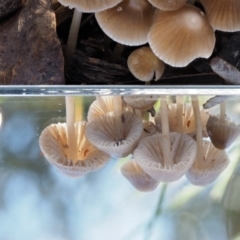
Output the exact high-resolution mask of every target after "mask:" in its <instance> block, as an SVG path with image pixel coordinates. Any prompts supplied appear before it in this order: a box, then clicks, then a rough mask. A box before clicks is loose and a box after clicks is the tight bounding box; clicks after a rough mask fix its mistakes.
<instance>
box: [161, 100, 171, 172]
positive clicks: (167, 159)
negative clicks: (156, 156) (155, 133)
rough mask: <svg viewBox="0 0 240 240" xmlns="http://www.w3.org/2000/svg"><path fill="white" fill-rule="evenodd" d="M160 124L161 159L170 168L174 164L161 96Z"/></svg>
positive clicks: (165, 110)
mask: <svg viewBox="0 0 240 240" xmlns="http://www.w3.org/2000/svg"><path fill="white" fill-rule="evenodd" d="M160 98H161V122H162V135H161V136H162V143H163V144H162V150H163V159H164V163H165V165H166V166H167V167H168V166H172V165H173V164H174V162H173V160H172V158H171V150H170V135H169V124H168V106H167V101H166V96H161V97H160Z"/></svg>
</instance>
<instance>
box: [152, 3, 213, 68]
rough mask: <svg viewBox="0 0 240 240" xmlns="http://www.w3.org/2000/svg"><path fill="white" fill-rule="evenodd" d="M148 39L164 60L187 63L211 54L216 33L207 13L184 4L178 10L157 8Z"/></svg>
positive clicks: (175, 65)
mask: <svg viewBox="0 0 240 240" xmlns="http://www.w3.org/2000/svg"><path fill="white" fill-rule="evenodd" d="M148 41H149V45H150V47H151V49H152V50H153V52H154V54H155V55H156V56H157V57H159V58H160V59H161V60H163V61H164V62H165V63H167V64H169V65H171V66H174V67H185V66H186V65H188V64H189V63H190V62H191V61H193V60H194V59H195V58H199V57H203V58H208V57H210V56H211V54H212V52H213V49H214V45H215V35H214V31H213V28H212V27H211V25H210V24H209V22H208V19H207V17H206V16H205V14H204V13H203V12H202V11H201V10H199V9H198V8H196V7H193V6H191V5H189V4H185V5H184V6H183V7H181V8H179V9H178V10H175V11H168V12H164V11H157V13H156V16H155V17H154V23H153V25H152V27H151V29H150V31H149V34H148Z"/></svg>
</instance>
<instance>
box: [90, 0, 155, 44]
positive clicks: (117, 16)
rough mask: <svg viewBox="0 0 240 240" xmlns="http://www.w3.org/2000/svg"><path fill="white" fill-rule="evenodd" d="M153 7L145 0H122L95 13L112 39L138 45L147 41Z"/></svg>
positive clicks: (99, 22)
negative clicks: (109, 7)
mask: <svg viewBox="0 0 240 240" xmlns="http://www.w3.org/2000/svg"><path fill="white" fill-rule="evenodd" d="M153 14H154V9H153V8H152V6H151V5H150V3H148V2H147V1H146V0H134V1H133V0H123V1H122V2H121V3H119V4H118V5H117V6H115V7H113V8H111V9H108V10H105V11H103V12H98V13H96V14H95V16H96V19H97V22H98V24H99V26H100V27H101V29H102V30H103V31H104V33H105V34H107V35H108V36H109V37H110V38H112V39H113V40H114V41H116V42H118V43H121V44H124V45H129V46H138V45H142V44H145V43H147V41H148V40H147V35H148V32H149V29H150V27H151V24H152V18H153Z"/></svg>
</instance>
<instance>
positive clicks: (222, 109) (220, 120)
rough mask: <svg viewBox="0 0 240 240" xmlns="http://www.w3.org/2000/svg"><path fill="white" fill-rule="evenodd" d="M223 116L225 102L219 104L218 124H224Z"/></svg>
mask: <svg viewBox="0 0 240 240" xmlns="http://www.w3.org/2000/svg"><path fill="white" fill-rule="evenodd" d="M225 114H226V102H222V103H221V104H220V118H219V122H220V123H223V124H224V123H225Z"/></svg>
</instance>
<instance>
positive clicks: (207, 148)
mask: <svg viewBox="0 0 240 240" xmlns="http://www.w3.org/2000/svg"><path fill="white" fill-rule="evenodd" d="M228 164H229V159H228V157H227V155H226V153H225V151H222V150H219V149H217V148H215V147H214V146H213V145H212V143H211V142H208V141H203V159H202V162H201V163H200V164H199V163H198V164H197V163H196V162H194V164H193V165H192V167H191V168H190V169H189V170H188V172H187V173H186V177H187V179H188V180H189V182H191V183H192V184H194V185H199V186H204V185H207V184H210V183H212V182H213V181H214V180H215V179H216V178H217V177H218V176H219V175H220V174H221V173H222V172H223V171H224V170H225V169H226V168H227V166H228Z"/></svg>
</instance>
